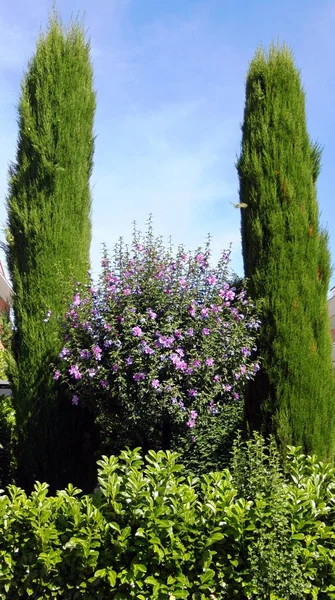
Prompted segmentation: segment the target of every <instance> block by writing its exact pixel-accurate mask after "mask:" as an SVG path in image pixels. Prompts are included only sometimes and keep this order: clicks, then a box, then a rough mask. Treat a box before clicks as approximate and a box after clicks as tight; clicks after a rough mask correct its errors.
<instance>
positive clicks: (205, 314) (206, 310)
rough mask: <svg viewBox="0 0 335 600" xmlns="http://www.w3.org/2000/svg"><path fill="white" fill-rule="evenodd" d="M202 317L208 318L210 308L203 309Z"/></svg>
mask: <svg viewBox="0 0 335 600" xmlns="http://www.w3.org/2000/svg"><path fill="white" fill-rule="evenodd" d="M201 316H202V317H204V318H206V317H208V308H202V309H201Z"/></svg>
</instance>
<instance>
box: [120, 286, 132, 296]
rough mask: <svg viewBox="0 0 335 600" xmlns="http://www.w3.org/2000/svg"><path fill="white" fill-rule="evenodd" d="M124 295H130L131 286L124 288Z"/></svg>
mask: <svg viewBox="0 0 335 600" xmlns="http://www.w3.org/2000/svg"><path fill="white" fill-rule="evenodd" d="M122 293H123V295H124V296H130V294H131V289H130V288H129V287H127V288H124V290H123V291H122Z"/></svg>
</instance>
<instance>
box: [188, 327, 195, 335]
mask: <svg viewBox="0 0 335 600" xmlns="http://www.w3.org/2000/svg"><path fill="white" fill-rule="evenodd" d="M186 335H189V336H190V337H193V336H194V329H192V327H189V328H188V329H187V330H186Z"/></svg>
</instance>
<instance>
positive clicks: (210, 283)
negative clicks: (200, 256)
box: [207, 275, 217, 285]
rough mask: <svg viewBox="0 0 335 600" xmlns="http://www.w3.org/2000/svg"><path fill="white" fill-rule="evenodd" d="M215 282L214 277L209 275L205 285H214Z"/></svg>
mask: <svg viewBox="0 0 335 600" xmlns="http://www.w3.org/2000/svg"><path fill="white" fill-rule="evenodd" d="M216 282H217V278H216V277H215V275H209V277H207V283H208V284H209V285H214V284H215V283H216Z"/></svg>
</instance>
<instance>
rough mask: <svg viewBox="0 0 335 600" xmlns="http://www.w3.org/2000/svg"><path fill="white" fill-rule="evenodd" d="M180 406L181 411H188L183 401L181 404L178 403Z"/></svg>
mask: <svg viewBox="0 0 335 600" xmlns="http://www.w3.org/2000/svg"><path fill="white" fill-rule="evenodd" d="M178 406H179V408H181V410H186V409H185V405H184V402H182V401H181V400H180V402H178Z"/></svg>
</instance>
